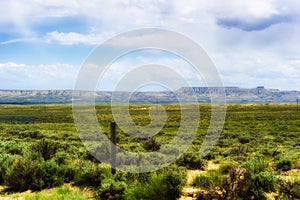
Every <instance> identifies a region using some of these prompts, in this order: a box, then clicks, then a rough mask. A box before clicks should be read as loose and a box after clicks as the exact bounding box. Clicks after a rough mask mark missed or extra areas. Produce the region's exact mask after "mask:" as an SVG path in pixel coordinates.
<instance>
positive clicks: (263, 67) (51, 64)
mask: <svg viewBox="0 0 300 200" xmlns="http://www.w3.org/2000/svg"><path fill="white" fill-rule="evenodd" d="M299 11H300V4H299V3H297V1H293V0H286V1H280V0H251V1H240V0H231V1H221V0H211V1H206V0H188V1H179V0H178V1H167V0H153V1H147V0H124V1H116V0H113V1H101V0H92V1H88V2H87V1H85V0H75V1H67V0H28V1H22V0H8V1H1V3H0V13H1V17H0V62H1V63H2V64H1V65H0V70H1V74H0V76H1V86H0V87H1V88H4V89H5V88H15V89H18V88H20V89H21V88H23V89H24V88H26V87H27V88H34V87H36V88H37V89H39V88H42V87H43V88H46V87H49V88H61V89H64V88H70V87H72V84H73V82H74V77H75V75H74V74H76V73H75V71H78V66H80V65H81V63H82V62H83V61H84V59H85V58H86V56H87V55H88V54H89V51H90V50H91V49H92V48H94V47H96V46H97V45H98V44H100V43H102V42H103V41H105V40H107V39H109V38H110V37H112V36H114V35H116V34H118V33H120V32H124V31H128V30H132V29H138V28H145V27H153V26H154V27H160V28H167V29H171V30H174V31H177V32H180V33H182V34H185V35H187V36H188V37H190V38H191V39H193V40H195V41H196V42H197V43H198V44H200V45H201V46H202V47H203V48H204V49H205V50H206V51H207V53H208V55H209V56H210V57H211V58H212V59H213V61H214V62H215V64H216V66H217V67H218V69H219V71H220V73H221V75H222V77H223V79H224V82H225V84H227V85H236V86H243V87H255V86H256V85H266V86H268V87H277V88H280V89H298V90H300V88H299V85H300V83H299V81H298V80H299V74H300V66H299V60H300V58H299V55H300V49H299V47H298V46H299V45H298V44H300V36H299V35H300V23H299V22H300V21H299V20H300V18H299V13H300V12H299ZM32 49H35V51H34V53H33V52H32ZM78 52H80V53H78ZM45 55H46V56H45ZM48 55H49V56H48ZM24 58H26V59H24ZM37 58H39V63H38V64H32V63H30V62H29V61H30V60H37ZM70 60H75V61H74V62H72V63H70V62H69V61H70ZM130 60H131V64H133V59H132V58H128V61H130ZM157 60H163V58H161V56H158V57H157ZM18 63H23V64H18ZM61 63H65V64H61ZM129 65H130V63H129ZM120 67H121V66H120ZM47 70H50V71H51V73H50V71H48V72H47ZM67 71H71V74H72V75H67V74H68V72H67ZM46 72H47V73H46ZM63 74H64V77H62V76H63ZM30 76H33V77H36V78H41V82H43V80H45V84H44V85H42V84H36V83H35V82H34V81H33V79H30ZM46 80H47V81H46ZM196 82H197V81H196ZM17 83H19V84H17ZM58 83H59V84H58Z"/></svg>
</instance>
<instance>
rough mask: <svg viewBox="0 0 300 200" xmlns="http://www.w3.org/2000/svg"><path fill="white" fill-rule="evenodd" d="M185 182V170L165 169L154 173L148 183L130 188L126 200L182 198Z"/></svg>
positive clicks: (171, 199)
mask: <svg viewBox="0 0 300 200" xmlns="http://www.w3.org/2000/svg"><path fill="white" fill-rule="evenodd" d="M185 182H186V173H185V170H184V169H183V168H170V169H165V170H162V171H160V172H157V173H153V174H152V176H150V178H149V179H148V180H147V181H146V182H143V183H141V184H140V185H138V186H135V187H131V188H129V189H128V191H127V193H126V199H130V200H139V199H145V200H147V199H149V200H151V199H161V200H175V199H177V198H178V197H179V196H180V194H181V191H182V188H183V186H184V185H185Z"/></svg>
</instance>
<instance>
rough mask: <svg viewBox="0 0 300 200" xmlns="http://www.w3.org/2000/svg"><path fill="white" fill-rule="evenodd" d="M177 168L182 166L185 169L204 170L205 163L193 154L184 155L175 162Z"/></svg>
mask: <svg viewBox="0 0 300 200" xmlns="http://www.w3.org/2000/svg"><path fill="white" fill-rule="evenodd" d="M176 163H177V165H178V166H184V167H186V168H187V169H204V166H205V161H204V160H203V159H202V158H200V157H199V155H198V154H195V153H185V154H183V156H181V157H180V158H179V159H178V160H177V161H176Z"/></svg>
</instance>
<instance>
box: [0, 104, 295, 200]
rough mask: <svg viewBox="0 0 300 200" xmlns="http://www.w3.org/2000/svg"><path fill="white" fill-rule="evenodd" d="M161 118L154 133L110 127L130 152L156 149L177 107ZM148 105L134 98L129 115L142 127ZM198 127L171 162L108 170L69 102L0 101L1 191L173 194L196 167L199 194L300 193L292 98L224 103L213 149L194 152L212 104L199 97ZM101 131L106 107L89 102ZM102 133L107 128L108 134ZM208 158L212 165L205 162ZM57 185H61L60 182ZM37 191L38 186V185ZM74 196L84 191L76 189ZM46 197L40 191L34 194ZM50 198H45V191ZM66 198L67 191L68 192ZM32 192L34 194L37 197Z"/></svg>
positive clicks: (171, 127)
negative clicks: (81, 132) (85, 141)
mask: <svg viewBox="0 0 300 200" xmlns="http://www.w3.org/2000/svg"><path fill="white" fill-rule="evenodd" d="M164 107H165V109H166V111H167V121H166V124H165V126H164V127H163V128H162V130H160V131H159V133H158V134H156V135H155V136H154V137H152V138H149V139H147V140H139V139H137V138H135V137H132V136H128V134H127V133H124V132H122V130H120V129H117V135H118V138H117V139H118V146H120V147H122V148H123V149H126V150H128V151H132V152H147V151H152V150H156V149H159V148H162V147H163V146H164V145H166V144H168V143H169V141H170V140H172V138H174V137H175V135H176V132H177V131H178V128H179V127H180V115H181V114H180V109H181V108H180V106H179V105H177V104H170V105H164ZM149 109H150V105H142V104H133V105H131V106H130V114H131V117H132V119H133V121H134V122H135V123H136V124H139V125H141V126H143V125H147V124H149V122H150V118H149ZM199 109H200V113H201V117H200V119H199V128H198V131H197V135H196V138H195V140H194V141H193V144H192V145H191V146H190V147H189V149H188V151H187V152H186V153H185V154H184V155H183V156H182V157H181V158H180V159H179V160H178V161H177V162H176V163H174V164H172V165H171V166H169V167H166V168H164V169H161V170H159V171H156V172H152V173H146V174H130V173H124V172H117V174H115V175H112V174H111V173H110V168H109V166H107V165H105V164H103V163H99V162H98V161H97V160H96V159H95V158H94V157H93V156H91V155H90V154H89V152H87V150H86V149H85V148H84V146H83V145H82V143H81V140H80V139H79V136H78V133H77V131H76V127H75V125H74V121H73V115H72V107H71V106H68V105H26V106H25V105H22V106H18V105H2V106H0V185H2V188H3V189H2V195H4V196H5V195H13V194H16V193H17V194H18V192H23V191H26V190H31V191H33V192H35V193H34V194H31V196H30V195H29V196H30V197H29V196H28V195H27V196H26V195H25V198H27V199H32V198H33V197H32V195H36V196H39V195H40V196H43V191H45V189H49V188H55V187H58V188H60V189H57V191H58V193H57V192H56V193H55V194H54V196H55V195H56V196H55V197H51V199H53V198H57V199H60V197H59V196H61V195H60V194H61V193H60V192H65V193H66V195H71V196H72V194H71V192H70V191H69V190H68V189H66V188H65V187H64V186H63V185H64V184H69V185H72V186H74V187H75V186H76V187H79V188H81V190H84V188H89V190H90V191H92V193H93V195H92V196H93V198H96V199H176V198H178V197H179V196H180V193H181V190H182V188H183V187H184V185H185V184H186V170H202V171H204V172H205V173H201V174H199V175H197V176H196V177H195V178H194V180H193V181H192V183H190V184H191V186H192V187H194V188H197V189H198V190H197V191H198V192H197V194H196V195H195V197H194V198H198V199H245V198H246V197H247V198H249V199H250V198H252V199H264V198H278V199H297V198H300V192H299V191H300V188H299V187H300V178H299V177H300V151H299V150H300V137H299V136H300V111H297V109H296V106H295V105H292V104H263V105H262V104H255V105H227V116H226V121H225V124H224V128H223V131H222V134H221V136H220V138H219V140H218V142H217V144H216V146H215V147H214V148H213V150H212V151H211V152H210V153H209V154H208V155H207V156H205V157H204V158H199V157H198V152H199V149H200V145H201V144H202V142H203V139H204V137H205V135H206V132H207V128H208V126H209V123H210V116H211V107H210V105H208V104H201V105H200V107H199ZM96 113H97V117H98V120H99V123H100V125H101V127H102V129H103V130H104V131H105V132H106V133H107V134H108V133H109V126H110V122H111V121H112V120H113V116H112V112H111V108H110V106H109V105H106V104H99V105H97V106H96ZM108 136H109V134H108ZM208 163H214V164H216V165H218V168H216V169H208V168H209V167H208ZM61 188H62V189H61ZM38 191H42V192H38ZM74 195H79V196H80V197H78V198H85V197H84V195H83V194H81V193H80V194H77V193H76V194H74ZM45 198H46V199H47V197H43V198H40V199H45ZM49 198H50V197H49ZM70 198H71V197H70ZM36 199H39V198H36Z"/></svg>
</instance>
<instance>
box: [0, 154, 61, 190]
mask: <svg viewBox="0 0 300 200" xmlns="http://www.w3.org/2000/svg"><path fill="white" fill-rule="evenodd" d="M3 179H4V185H6V186H8V189H9V190H12V191H25V190H28V189H31V190H41V189H44V188H50V187H55V186H59V185H61V184H62V183H63V176H61V170H60V168H59V166H58V165H57V164H56V163H55V162H54V161H42V162H38V161H33V160H30V159H28V158H26V157H18V158H16V159H15V160H14V161H13V163H12V165H11V166H10V167H8V169H7V172H6V174H5V175H4V177H3Z"/></svg>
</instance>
